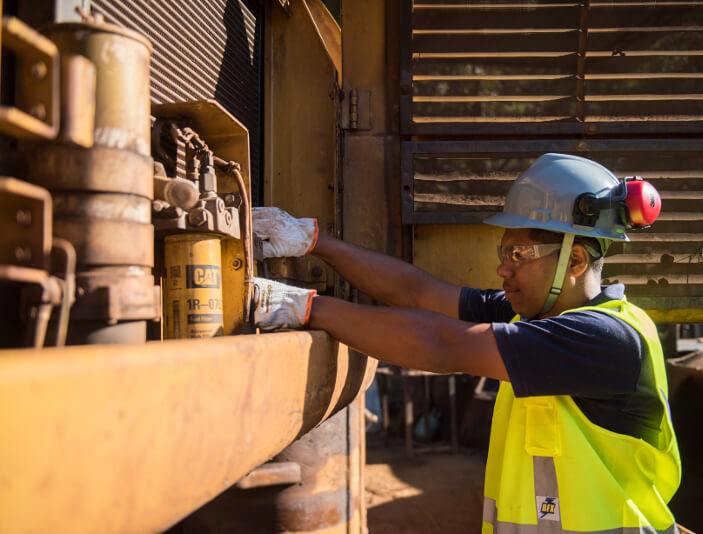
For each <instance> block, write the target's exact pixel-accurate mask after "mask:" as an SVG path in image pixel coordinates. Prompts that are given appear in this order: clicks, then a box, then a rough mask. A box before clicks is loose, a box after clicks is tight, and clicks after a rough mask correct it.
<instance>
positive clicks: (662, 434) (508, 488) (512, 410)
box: [482, 299, 681, 534]
mask: <svg viewBox="0 0 703 534" xmlns="http://www.w3.org/2000/svg"><path fill="white" fill-rule="evenodd" d="M582 310H597V311H602V312H606V313H611V314H613V315H614V316H616V317H619V318H620V319H622V320H624V321H625V322H626V323H628V324H630V325H631V326H632V327H633V328H634V329H635V330H637V332H639V333H640V335H641V336H642V338H643V339H644V341H645V345H646V350H645V351H644V352H645V354H644V356H643V361H642V371H641V372H642V373H651V375H653V377H654V383H655V386H656V388H657V391H658V393H659V400H660V402H661V403H662V405H663V406H664V410H663V414H664V415H663V416H662V420H661V422H660V425H659V431H658V433H657V438H658V439H657V440H656V441H657V442H656V443H648V442H646V441H644V440H642V439H637V438H634V437H632V436H628V435H624V434H619V433H616V432H612V431H610V430H606V429H605V428H603V427H600V426H598V425H595V424H593V423H591V422H590V421H589V420H588V419H587V418H586V416H585V415H584V414H583V413H582V412H581V410H580V409H579V408H578V406H577V405H576V403H575V402H574V400H573V399H572V398H571V397H570V396H568V395H557V396H540V397H526V398H516V397H515V394H514V393H513V388H512V386H511V385H510V383H508V382H501V385H500V389H499V391H498V398H497V399H496V405H495V408H494V412H493V423H492V427H491V439H490V446H489V450H488V462H487V465H486V484H485V489H484V507H483V530H482V532H483V534H492V533H493V534H522V533H524V532H527V533H529V534H539V533H542V532H549V533H557V532H599V533H608V534H610V533H613V534H614V533H622V534H635V533H641V532H642V533H645V532H646V533H648V534H650V533H651V534H654V533H657V532H666V533H677V532H678V529H677V528H676V524H675V522H674V517H673V515H672V514H671V512H670V511H669V508H668V507H667V503H668V502H669V500H670V499H671V497H672V496H673V495H674V493H675V492H676V489H677V488H678V486H679V483H680V481H681V460H680V458H679V452H678V447H677V444H676V437H675V436H674V429H673V427H672V424H671V414H670V412H669V404H668V401H667V395H668V388H667V382H666V371H665V366H664V358H663V355H662V349H661V344H660V343H659V337H658V335H657V331H656V327H655V326H654V323H653V322H652V321H651V319H650V318H649V317H648V316H647V314H646V313H645V312H644V311H643V310H641V309H640V308H638V307H637V306H635V305H633V304H631V303H629V302H627V300H625V299H623V300H615V301H609V302H606V303H604V304H601V305H599V306H587V307H583V308H578V309H575V310H569V311H567V312H565V313H568V312H571V311H582ZM516 319H518V317H516V318H515V319H513V320H516ZM643 348H644V347H643ZM651 375H650V376H651Z"/></svg>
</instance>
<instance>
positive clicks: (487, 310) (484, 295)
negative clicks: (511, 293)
mask: <svg viewBox="0 0 703 534" xmlns="http://www.w3.org/2000/svg"><path fill="white" fill-rule="evenodd" d="M513 317H515V312H514V311H513V308H512V306H511V305H510V302H509V301H508V300H507V299H506V298H505V291H502V290H498V289H474V288H472V287H463V288H462V289H461V295H460V296H459V319H461V320H462V321H469V322H472V323H501V322H508V321H510V320H511V319H512V318H513Z"/></svg>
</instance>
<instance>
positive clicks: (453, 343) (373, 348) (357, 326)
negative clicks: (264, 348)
mask: <svg viewBox="0 0 703 534" xmlns="http://www.w3.org/2000/svg"><path fill="white" fill-rule="evenodd" d="M309 326H310V328H315V329H321V330H326V331H327V332H329V333H330V335H332V336H333V337H335V338H336V339H338V340H340V341H341V342H342V343H345V344H347V345H349V346H350V347H353V348H355V349H357V350H359V351H360V352H363V353H364V354H368V355H370V356H373V357H375V358H378V359H379V360H381V361H383V362H386V363H389V364H393V365H401V366H404V367H411V368H414V369H422V370H425V371H432V372H435V373H452V372H462V373H469V374H472V375H479V376H486V377H489V378H497V379H499V380H506V381H507V380H508V373H507V371H506V369H505V366H504V365H503V359H502V358H501V356H500V352H499V350H498V346H497V344H496V341H495V337H494V336H493V330H492V329H491V325H490V324H488V323H485V324H475V323H467V322H464V321H459V320H458V319H453V318H450V317H447V316H446V315H443V314H440V313H434V312H431V311H426V310H413V309H404V308H402V309H398V308H387V307H381V306H363V305H360V304H354V303H351V302H347V301H343V300H340V299H335V298H332V297H315V298H314V299H313V300H312V310H311V314H310V322H309Z"/></svg>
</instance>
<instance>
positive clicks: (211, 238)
mask: <svg viewBox="0 0 703 534" xmlns="http://www.w3.org/2000/svg"><path fill="white" fill-rule="evenodd" d="M220 258H221V254H220V239H219V237H218V236H215V235H209V234H177V235H170V236H167V237H166V238H165V239H164V265H165V272H166V279H165V280H164V304H163V310H164V319H165V322H166V324H165V330H164V334H165V337H166V339H181V338H189V337H213V336H221V335H222V334H223V329H224V325H223V312H222V269H221V266H220V264H221V259H220Z"/></svg>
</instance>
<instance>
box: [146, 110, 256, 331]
mask: <svg viewBox="0 0 703 534" xmlns="http://www.w3.org/2000/svg"><path fill="white" fill-rule="evenodd" d="M152 113H153V114H154V115H155V116H156V117H159V118H170V119H174V120H187V121H188V123H189V124H190V125H191V127H192V128H193V129H194V130H195V131H196V132H198V135H200V136H201V137H202V139H203V140H204V141H205V142H206V143H207V145H208V146H209V147H210V149H212V150H213V151H214V153H215V154H216V155H217V156H218V157H220V158H222V159H224V160H227V161H236V162H237V163H239V164H240V165H241V172H242V176H243V177H244V182H245V184H246V186H247V189H248V192H249V198H251V185H250V184H251V175H250V164H249V131H248V130H247V128H246V127H245V126H244V125H243V124H242V123H241V122H239V121H238V120H237V119H236V118H235V117H233V116H232V115H231V114H230V113H229V112H228V111H227V110H225V109H224V108H223V107H222V105H221V104H219V103H218V102H216V101H214V100H201V101H197V102H179V103H175V104H159V105H155V106H153V107H152ZM217 190H218V191H219V192H220V193H224V192H230V191H238V190H239V187H238V186H237V181H236V180H235V179H234V178H232V177H231V176H227V175H226V174H224V173H221V172H219V171H217ZM239 214H240V224H239V226H240V228H244V225H243V221H242V220H241V218H242V217H243V216H244V209H240V210H239ZM221 255H222V290H223V294H224V300H223V307H224V310H223V311H224V317H223V320H224V332H225V334H241V333H246V332H248V325H247V324H245V321H244V309H245V299H246V292H245V291H244V280H245V278H246V276H245V273H246V265H245V261H246V259H245V254H244V244H243V241H242V240H240V239H222V246H221Z"/></svg>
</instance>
